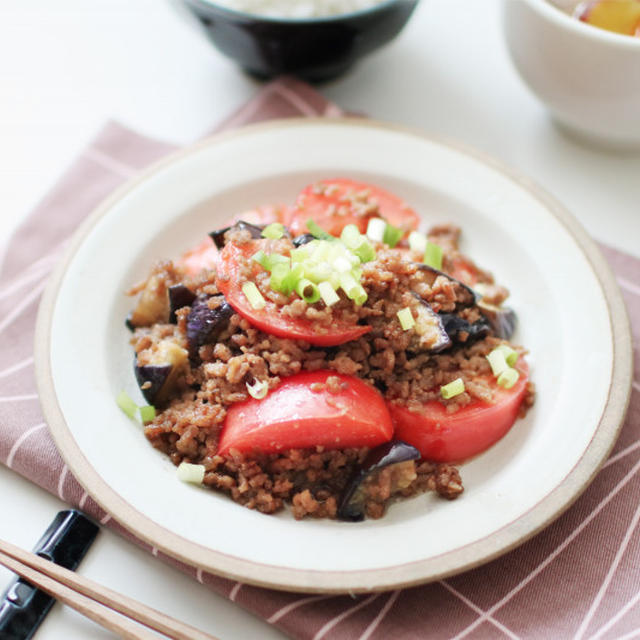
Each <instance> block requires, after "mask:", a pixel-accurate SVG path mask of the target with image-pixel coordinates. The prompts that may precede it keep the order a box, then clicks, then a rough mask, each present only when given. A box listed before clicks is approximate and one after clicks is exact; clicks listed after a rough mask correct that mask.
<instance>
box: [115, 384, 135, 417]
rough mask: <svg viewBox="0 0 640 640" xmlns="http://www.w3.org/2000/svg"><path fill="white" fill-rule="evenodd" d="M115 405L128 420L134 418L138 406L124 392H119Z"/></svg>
mask: <svg viewBox="0 0 640 640" xmlns="http://www.w3.org/2000/svg"><path fill="white" fill-rule="evenodd" d="M116 403H117V405H118V406H119V407H120V408H121V409H122V410H123V411H124V412H125V413H126V414H127V415H128V416H129V417H130V418H135V416H136V411H137V410H138V405H137V404H136V403H135V402H134V401H133V400H132V399H131V396H130V395H129V394H128V393H127V392H126V391H121V392H120V393H119V394H118V395H117V397H116Z"/></svg>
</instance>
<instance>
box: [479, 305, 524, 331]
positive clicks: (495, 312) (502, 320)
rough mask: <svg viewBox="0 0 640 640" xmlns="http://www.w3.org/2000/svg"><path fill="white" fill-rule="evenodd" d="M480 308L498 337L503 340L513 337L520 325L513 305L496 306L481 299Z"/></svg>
mask: <svg viewBox="0 0 640 640" xmlns="http://www.w3.org/2000/svg"><path fill="white" fill-rule="evenodd" d="M478 308H479V309H480V311H481V312H482V315H483V316H484V317H485V318H486V319H487V322H488V323H489V325H490V326H491V329H492V330H493V333H494V334H495V335H496V336H497V337H498V338H502V339H503V340H510V339H511V337H512V336H513V334H514V333H515V330H516V327H517V326H518V316H517V315H516V312H515V311H514V310H513V309H511V307H496V306H494V305H492V304H486V303H484V302H482V300H480V302H478Z"/></svg>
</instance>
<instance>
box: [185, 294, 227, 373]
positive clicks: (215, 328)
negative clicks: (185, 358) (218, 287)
mask: <svg viewBox="0 0 640 640" xmlns="http://www.w3.org/2000/svg"><path fill="white" fill-rule="evenodd" d="M214 297H215V298H218V303H219V304H218V305H217V306H216V307H215V308H213V309H211V308H210V306H209V300H210V299H211V296H207V295H200V296H198V297H197V298H196V299H195V300H194V301H193V304H192V305H191V311H190V312H189V315H188V316H187V345H188V347H189V357H190V358H191V360H192V361H194V360H197V359H198V349H199V348H200V347H201V346H202V345H203V344H208V343H210V342H214V341H215V340H216V339H217V338H218V336H219V335H220V334H221V333H222V332H223V331H224V330H225V329H226V328H227V327H228V326H229V320H230V319H231V316H232V315H233V314H234V311H233V309H232V308H231V306H230V305H229V303H228V302H227V301H226V300H225V299H224V296H222V295H220V296H214Z"/></svg>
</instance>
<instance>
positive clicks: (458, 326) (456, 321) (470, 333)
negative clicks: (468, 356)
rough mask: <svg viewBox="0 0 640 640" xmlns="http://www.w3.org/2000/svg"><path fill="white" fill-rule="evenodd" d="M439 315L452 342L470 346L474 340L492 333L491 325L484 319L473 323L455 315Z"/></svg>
mask: <svg viewBox="0 0 640 640" xmlns="http://www.w3.org/2000/svg"><path fill="white" fill-rule="evenodd" d="M439 315H440V320H442V324H443V326H444V330H445V331H446V332H447V335H448V336H449V338H451V341H452V342H457V343H460V342H462V343H464V344H470V343H471V342H473V341H474V340H479V339H480V338H484V337H486V336H487V335H488V334H489V332H490V331H491V325H490V324H489V322H488V321H487V320H486V318H484V317H482V318H481V319H480V320H476V321H475V322H473V323H471V322H468V321H467V320H465V319H464V318H461V317H460V316H458V315H456V314H455V313H441V314H439ZM463 336H465V337H464V339H462V337H463Z"/></svg>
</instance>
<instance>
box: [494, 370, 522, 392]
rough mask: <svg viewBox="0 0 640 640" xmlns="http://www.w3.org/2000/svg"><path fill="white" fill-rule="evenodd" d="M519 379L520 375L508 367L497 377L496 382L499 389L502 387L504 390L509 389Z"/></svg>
mask: <svg viewBox="0 0 640 640" xmlns="http://www.w3.org/2000/svg"><path fill="white" fill-rule="evenodd" d="M519 377H520V373H519V372H518V370H517V369H512V368H511V367H509V368H508V369H505V370H504V371H503V372H502V373H501V374H500V375H499V376H498V380H497V382H498V385H499V386H500V387H503V388H504V389H511V387H513V385H514V384H515V383H516V382H518V378H519Z"/></svg>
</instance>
